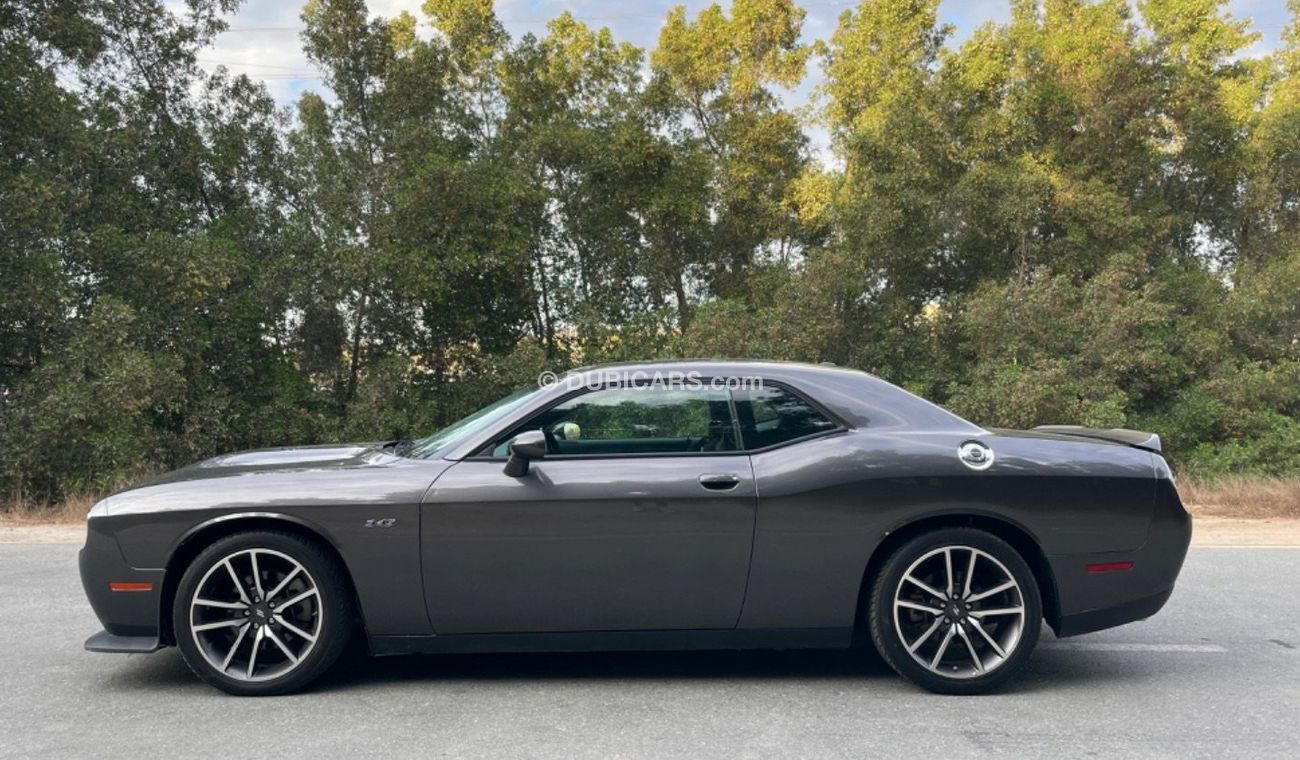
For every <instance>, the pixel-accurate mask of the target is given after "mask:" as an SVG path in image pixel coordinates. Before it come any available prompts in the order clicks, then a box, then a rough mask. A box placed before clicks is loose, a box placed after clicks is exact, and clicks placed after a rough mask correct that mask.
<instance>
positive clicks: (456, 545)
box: [80, 361, 1191, 695]
mask: <svg viewBox="0 0 1300 760" xmlns="http://www.w3.org/2000/svg"><path fill="white" fill-rule="evenodd" d="M1190 539H1191V518H1190V517H1189V516H1188V514H1187V512H1186V510H1185V509H1184V508H1183V505H1182V503H1181V501H1180V499H1179V496H1178V492H1177V490H1176V489H1175V486H1174V477H1173V474H1172V473H1171V471H1170V468H1169V466H1168V464H1167V463H1166V462H1165V460H1164V459H1163V458H1162V456H1161V453H1160V439H1159V438H1158V437H1157V436H1156V435H1153V434H1150V433H1145V432H1139V431H1134V430H1124V429H1114V430H1099V429H1090V428H1082V427H1073V426H1050V427H1039V428H1035V429H1033V430H1002V429H991V428H984V427H981V426H979V425H976V424H973V423H971V422H968V421H966V420H964V419H962V418H961V417H958V416H957V415H955V414H952V413H951V412H948V411H946V410H944V409H942V408H940V407H938V406H936V405H934V404H932V403H930V402H928V401H925V400H923V399H921V398H919V397H917V396H914V395H912V394H911V393H909V392H907V391H905V390H903V389H901V388H898V387H896V386H894V385H891V384H889V383H887V382H885V381H883V380H880V379H878V378H876V377H873V376H871V375H868V374H866V373H863V372H858V371H853V370H848V369H842V368H838V367H834V366H827V365H807V364H793V363H777V362H722V361H692V362H670V363H654V364H649V363H647V364H630V365H607V366H603V367H592V368H586V369H581V370H574V371H572V372H570V373H567V374H566V375H564V376H562V377H560V378H558V381H557V382H547V383H542V382H539V383H538V384H536V385H534V386H532V387H529V388H525V389H523V390H520V391H518V392H516V393H514V394H512V395H509V396H506V397H505V398H502V399H500V400H499V401H497V402H495V403H493V404H491V405H489V406H487V407H484V408H483V409H480V410H479V411H477V412H475V413H473V414H471V415H469V416H468V417H465V418H464V419H462V420H460V421H458V422H456V423H454V424H452V425H449V426H448V427H446V428H444V429H442V430H439V431H437V432H435V433H433V434H432V435H429V436H428V437H425V438H422V439H418V440H409V441H407V440H404V441H390V442H387V443H375V444H355V445H329V446H307V447H297V448H280V449H270V450H262V451H248V452H240V453H232V454H225V455H222V456H218V457H215V458H212V459H208V460H206V461H202V462H198V463H197V464H193V465H190V466H188V467H185V468H182V469H180V470H176V471H174V472H171V473H169V474H167V475H164V476H162V477H160V478H158V479H156V480H154V481H152V482H149V483H146V484H143V485H140V486H137V487H134V488H131V489H129V490H127V491H124V492H121V493H117V494H115V495H113V496H110V497H108V498H106V499H104V500H103V501H101V502H99V503H98V504H96V505H95V506H94V507H93V508H92V509H91V511H90V515H89V519H88V528H87V537H86V544H85V547H84V548H83V549H82V551H81V555H80V571H81V578H82V583H83V585H84V587H85V592H86V595H87V597H88V598H89V601H90V604H91V607H92V608H93V609H94V611H95V614H96V615H97V617H98V618H99V620H100V622H101V623H102V624H103V630H102V631H100V632H98V633H95V634H94V635H93V636H91V637H90V638H89V639H88V640H87V642H86V648H87V649H89V650H91V651H95V652H127V653H131V652H154V651H157V650H159V649H161V648H163V647H166V646H176V647H178V648H179V649H180V651H181V654H182V656H183V657H184V659H185V662H186V663H188V665H189V666H190V668H191V669H192V670H193V671H194V672H195V674H197V675H198V677H199V678H201V679H203V680H204V681H206V682H208V683H210V684H212V685H213V686H215V687H217V688H219V689H222V690H224V691H226V692H230V693H233V694H239V695H269V694H280V693H285V692H289V691H293V690H297V689H301V688H303V687H305V686H307V685H308V684H310V683H312V682H313V681H315V680H316V679H317V678H318V677H320V676H321V675H322V674H323V673H324V672H326V671H327V670H328V669H329V668H330V666H331V664H332V663H334V662H335V660H336V659H337V658H338V657H339V655H340V653H341V652H343V651H344V649H345V647H346V646H347V645H348V642H349V640H350V639H351V638H353V637H362V640H364V642H365V644H366V645H367V647H368V649H369V651H370V652H371V653H372V654H375V655H396V654H406V653H438V652H521V651H558V650H563V651H592V650H647V649H744V648H837V647H839V648H847V647H849V646H851V645H852V644H853V643H854V642H855V641H856V640H869V641H870V642H871V643H872V644H874V647H875V648H876V650H877V651H879V653H880V655H881V656H882V657H883V659H884V660H885V661H886V662H887V663H888V664H889V665H890V666H891V667H892V668H893V669H894V670H896V671H897V672H898V673H899V674H901V675H902V676H903V677H905V678H907V679H909V680H911V681H913V682H914V683H916V684H918V685H919V686H921V687H923V688H925V689H929V690H931V691H935V692H942V693H950V694H973V693H979V692H985V691H988V690H991V689H994V688H996V687H998V686H1000V685H1001V684H1003V683H1005V682H1006V681H1007V679H1009V678H1011V677H1012V676H1013V675H1014V674H1015V673H1016V672H1017V671H1019V670H1020V669H1021V668H1023V667H1024V665H1025V663H1026V661H1027V659H1028V658H1029V656H1030V653H1031V651H1032V650H1033V648H1034V645H1035V643H1036V642H1037V641H1038V638H1039V634H1040V630H1041V626H1042V624H1043V621H1046V623H1047V625H1048V626H1050V627H1051V628H1052V630H1053V631H1055V633H1056V635H1057V636H1073V635H1076V634H1082V633H1087V632H1090V631H1096V630H1100V629H1103V628H1109V627H1112V626H1116V625H1120V624H1123V623H1128V622H1131V621H1135V620H1140V619H1142V618H1146V617H1148V616H1150V615H1152V614H1154V613H1155V612H1157V611H1158V610H1159V609H1160V608H1161V607H1162V606H1163V605H1164V604H1165V602H1166V600H1167V599H1168V598H1169V596H1170V594H1171V592H1172V591H1173V587H1174V581H1175V579H1176V578H1177V576H1178V572H1179V569H1180V568H1181V566H1182V563H1183V558H1184V555H1185V554H1186V551H1187V547H1188V543H1189V541H1190Z"/></svg>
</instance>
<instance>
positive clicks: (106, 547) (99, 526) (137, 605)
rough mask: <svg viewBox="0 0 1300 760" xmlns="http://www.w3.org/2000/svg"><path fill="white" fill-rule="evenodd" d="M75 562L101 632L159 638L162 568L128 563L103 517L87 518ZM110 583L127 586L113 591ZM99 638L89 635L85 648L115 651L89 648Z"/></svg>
mask: <svg viewBox="0 0 1300 760" xmlns="http://www.w3.org/2000/svg"><path fill="white" fill-rule="evenodd" d="M78 565H79V567H80V571H81V585H82V588H84V589H85V591H86V599H88V600H89V601H90V607H91V609H93V610H94V611H95V616H96V617H98V618H99V622H100V623H102V624H103V625H104V633H103V635H105V636H110V637H145V638H153V639H154V640H155V641H156V640H157V639H158V619H159V618H158V616H159V609H160V600H161V598H162V581H163V571H162V570H138V569H136V568H134V567H131V566H130V565H129V564H127V562H126V560H125V559H124V558H123V557H122V551H121V549H119V548H118V545H117V540H116V539H115V538H113V536H112V535H111V534H110V533H108V532H106V531H105V530H104V525H103V518H91V519H90V520H89V521H87V523H86V545H85V546H84V547H82V549H81V554H80V555H78ZM110 584H118V587H119V588H124V589H128V590H117V591H115V590H113V586H111V585H110ZM123 584H125V585H123ZM98 638H99V634H96V635H95V636H92V637H91V638H90V641H87V642H86V648H87V649H91V651H96V652H100V651H117V650H107V649H98V648H92V647H91V646H90V643H91V641H96V640H97V639H98ZM127 651H133V652H134V651H139V650H137V649H129V650H127Z"/></svg>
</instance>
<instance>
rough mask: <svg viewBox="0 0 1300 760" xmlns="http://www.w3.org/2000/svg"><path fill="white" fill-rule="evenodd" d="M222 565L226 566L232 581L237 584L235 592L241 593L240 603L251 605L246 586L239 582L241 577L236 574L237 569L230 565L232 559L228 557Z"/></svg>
mask: <svg viewBox="0 0 1300 760" xmlns="http://www.w3.org/2000/svg"><path fill="white" fill-rule="evenodd" d="M221 564H223V565H225V566H226V572H227V573H230V581H231V582H232V583H234V584H235V590H236V591H238V592H239V601H241V602H243V603H244V604H250V603H251V602H249V599H248V594H245V593H244V584H243V583H240V582H239V576H238V575H236V574H235V568H233V567H231V565H230V558H229V557H226V558H225V559H224V560H222V562H221Z"/></svg>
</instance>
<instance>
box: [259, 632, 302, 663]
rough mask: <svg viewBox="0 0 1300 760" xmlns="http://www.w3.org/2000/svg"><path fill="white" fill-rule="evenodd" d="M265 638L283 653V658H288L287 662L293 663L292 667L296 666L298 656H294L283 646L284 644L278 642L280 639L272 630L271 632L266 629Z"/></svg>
mask: <svg viewBox="0 0 1300 760" xmlns="http://www.w3.org/2000/svg"><path fill="white" fill-rule="evenodd" d="M266 637H267V638H268V639H270V640H271V643H272V644H275V645H276V646H277V647H279V648H280V651H281V652H284V656H285V657H288V658H289V662H291V663H293V664H294V665H297V664H298V656H297V655H295V654H294V653H293V652H291V651H289V647H287V646H285V645H284V642H283V641H281V640H280V637H279V636H277V635H276V633H275V631H274V630H272V629H271V628H267V629H266Z"/></svg>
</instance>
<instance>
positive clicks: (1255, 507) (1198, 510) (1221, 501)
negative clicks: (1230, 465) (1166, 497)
mask: <svg viewBox="0 0 1300 760" xmlns="http://www.w3.org/2000/svg"><path fill="white" fill-rule="evenodd" d="M1178 493H1179V494H1180V495H1181V496H1182V497H1183V502H1184V503H1185V504H1187V508H1188V510H1189V511H1191V513H1192V514H1194V515H1205V516H1207V517H1235V518H1244V519H1267V518H1300V476H1292V477H1288V478H1276V477H1266V476H1259V475H1254V476H1248V475H1225V476H1223V477H1220V478H1216V479H1214V480H1198V479H1196V478H1191V477H1182V478H1179V479H1178Z"/></svg>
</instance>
